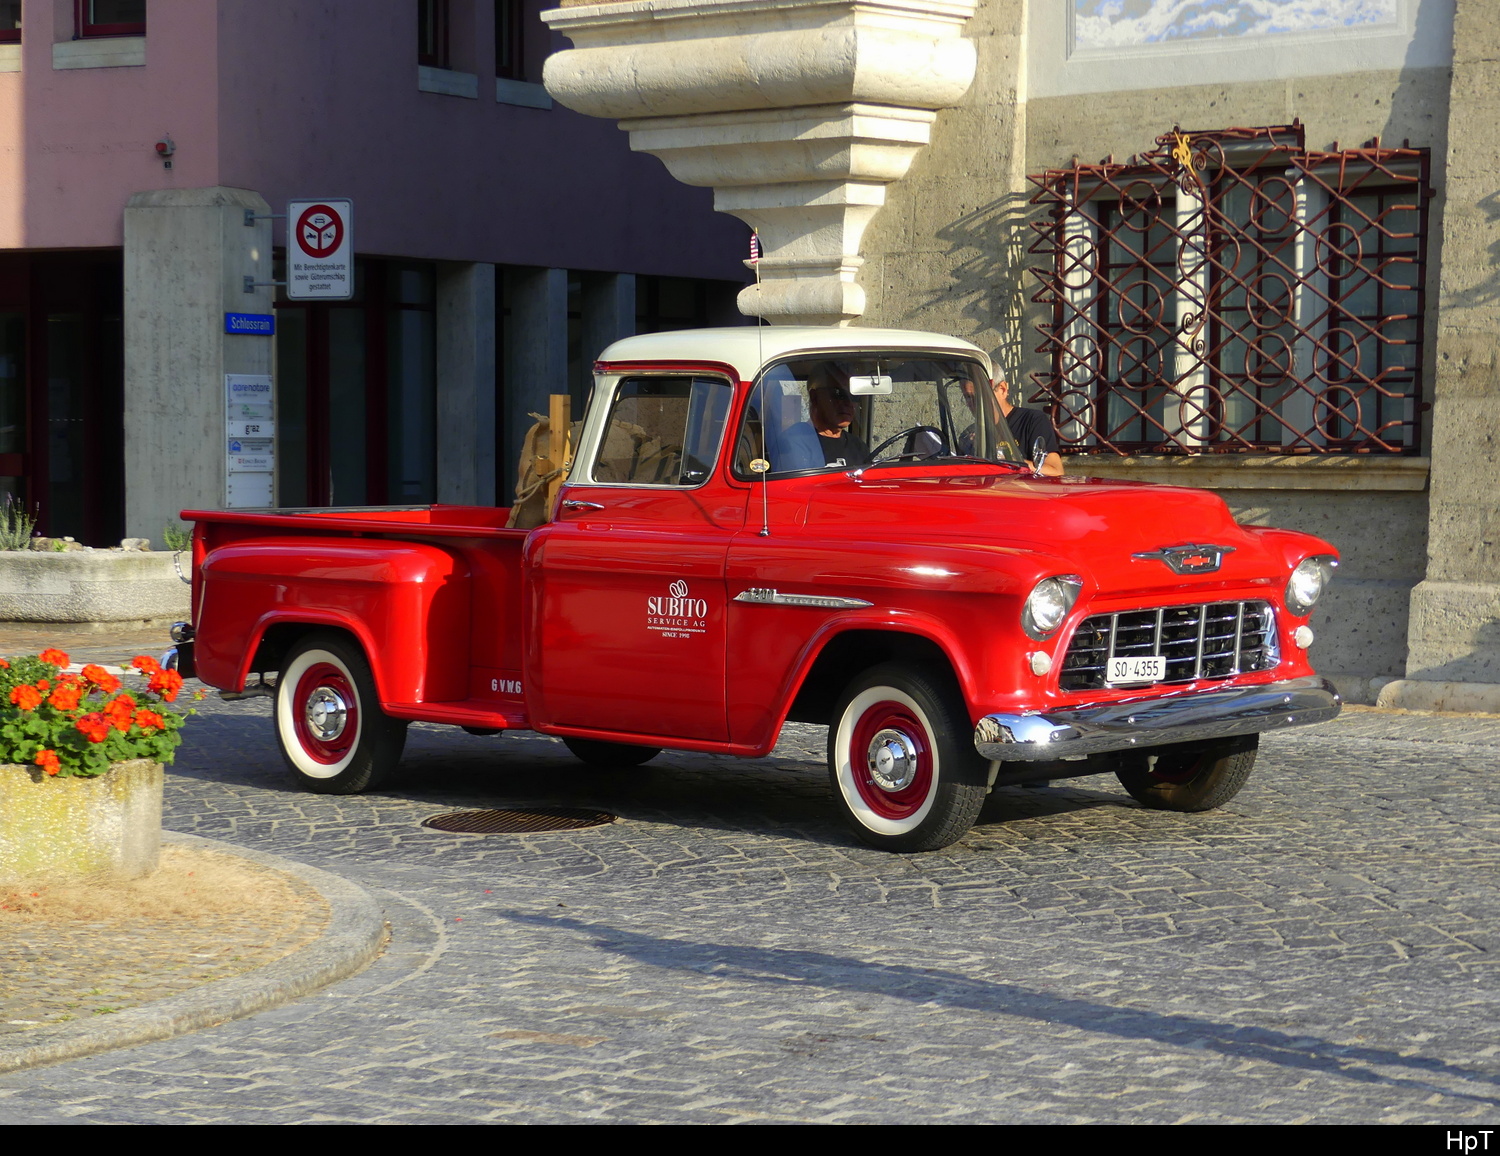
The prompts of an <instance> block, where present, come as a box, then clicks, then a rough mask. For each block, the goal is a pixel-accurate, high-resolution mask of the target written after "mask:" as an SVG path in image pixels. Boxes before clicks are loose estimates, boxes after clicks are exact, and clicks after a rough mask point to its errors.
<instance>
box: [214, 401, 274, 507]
mask: <svg viewBox="0 0 1500 1156" xmlns="http://www.w3.org/2000/svg"><path fill="white" fill-rule="evenodd" d="M275 405H276V402H275V392H274V391H273V390H272V387H271V375H270V374H263V373H226V374H225V375H224V451H225V453H224V508H225V509H228V510H235V509H246V508H251V509H260V508H264V507H266V506H273V505H275V504H276V498H275V487H276V442H275V438H274V435H275V432H276V422H275V416H276V413H275Z"/></svg>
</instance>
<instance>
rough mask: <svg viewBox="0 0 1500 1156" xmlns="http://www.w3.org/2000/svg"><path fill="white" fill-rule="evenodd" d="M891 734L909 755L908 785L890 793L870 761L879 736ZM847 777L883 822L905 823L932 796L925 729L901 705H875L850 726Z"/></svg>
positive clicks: (879, 740)
mask: <svg viewBox="0 0 1500 1156" xmlns="http://www.w3.org/2000/svg"><path fill="white" fill-rule="evenodd" d="M883 733H885V734H887V735H890V734H894V735H897V736H900V740H904V744H905V746H906V749H907V750H908V751H909V752H910V756H909V757H910V761H911V762H912V764H914V765H913V767H912V773H911V777H910V781H909V782H906V783H904V784H903V785H901V786H899V787H896V788H895V789H890V788H888V787H886V786H883V785H882V784H881V783H880V782H879V781H877V777H876V774H875V772H874V771H872V769H871V766H870V764H871V761H872V758H873V757H874V753H875V751H876V750H877V748H878V747H879V746H880V745H882V744H881V736H882V734H883ZM848 753H849V773H850V774H851V775H852V776H853V778H854V785H855V787H856V788H857V789H858V790H859V797H860V798H861V799H863V800H864V802H865V805H866V806H868V807H869V808H870V810H871V811H873V812H874V813H875V814H877V815H879V816H880V817H881V818H883V819H909V818H911V817H912V816H913V815H915V814H916V813H917V812H918V811H920V810H921V809H922V807H923V805H924V804H925V803H926V802H927V797H928V796H929V795H930V794H931V793H932V744H931V742H930V741H929V740H928V737H927V728H926V726H925V725H924V724H923V723H922V721H921V719H919V718H918V717H917V714H916V712H915V711H913V710H912V709H911V708H910V707H909V706H906V705H905V704H904V703H899V702H890V701H886V702H877V703H875V704H874V705H872V706H871V707H870V708H869V709H868V710H867V711H865V713H864V714H862V715H860V717H859V721H858V722H857V723H855V724H854V731H853V733H852V734H851V735H850V736H849V752H848Z"/></svg>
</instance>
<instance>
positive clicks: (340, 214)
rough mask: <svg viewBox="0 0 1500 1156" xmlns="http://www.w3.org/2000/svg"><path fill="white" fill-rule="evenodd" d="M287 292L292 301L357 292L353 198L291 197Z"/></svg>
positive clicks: (333, 298) (342, 297)
mask: <svg viewBox="0 0 1500 1156" xmlns="http://www.w3.org/2000/svg"><path fill="white" fill-rule="evenodd" d="M286 222H287V247H286V253H287V260H286V265H287V268H286V295H287V296H288V297H289V298H291V299H292V300H293V301H348V300H349V299H350V298H352V297H353V296H354V202H353V201H351V200H348V199H347V198H328V199H325V200H320V201H289V202H287V209H286Z"/></svg>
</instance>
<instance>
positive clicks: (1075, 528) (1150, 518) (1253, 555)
mask: <svg viewBox="0 0 1500 1156" xmlns="http://www.w3.org/2000/svg"><path fill="white" fill-rule="evenodd" d="M821 480H822V482H823V484H821V485H819V486H817V487H816V488H814V489H813V490H812V492H811V493H810V495H809V502H808V507H807V520H806V524H807V526H808V527H809V528H810V529H816V530H817V531H818V532H820V533H825V534H829V535H832V536H842V535H843V534H854V535H857V536H860V537H865V536H868V534H869V532H870V531H871V530H874V529H877V528H886V527H888V528H890V529H891V530H892V531H893V532H896V530H897V528H899V533H900V534H901V535H902V536H903V537H904V538H905V539H906V540H907V541H923V540H925V541H929V542H943V543H946V544H951V543H953V542H954V541H955V540H964V541H969V542H976V543H978V542H982V543H986V544H991V545H1002V546H1009V547H1015V548H1020V549H1025V550H1037V551H1042V552H1045V553H1049V554H1053V555H1055V556H1057V557H1060V558H1067V559H1076V560H1077V562H1079V563H1082V564H1085V565H1090V566H1097V565H1099V564H1101V563H1103V564H1105V565H1109V566H1113V565H1119V564H1125V563H1128V562H1129V560H1130V556H1131V555H1132V554H1136V553H1140V552H1142V551H1147V550H1154V549H1157V548H1159V547H1162V546H1180V545H1186V544H1189V543H1193V544H1200V545H1203V544H1207V545H1216V546H1228V547H1233V549H1234V554H1233V555H1230V556H1229V557H1226V559H1225V564H1224V569H1223V572H1222V574H1221V575H1220V577H1229V576H1231V573H1232V572H1238V574H1240V575H1243V576H1247V577H1248V576H1250V575H1251V574H1266V573H1268V572H1269V573H1279V572H1280V571H1281V570H1282V569H1283V567H1284V565H1285V563H1284V561H1283V560H1282V558H1281V557H1280V552H1279V551H1276V550H1268V549H1267V548H1266V545H1265V544H1263V543H1262V542H1261V540H1260V536H1259V535H1258V534H1256V533H1253V532H1247V531H1246V530H1245V529H1244V528H1243V527H1241V526H1240V525H1238V524H1237V523H1236V522H1235V520H1234V518H1233V516H1232V515H1231V514H1230V512H1229V507H1228V506H1226V505H1225V504H1224V501H1223V499H1221V498H1220V497H1219V496H1218V495H1217V494H1213V493H1210V492H1209V491H1207V490H1193V489H1185V488H1182V487H1178V486H1160V485H1152V484H1150V483H1144V482H1116V481H1107V480H1102V479H1091V478H1062V479H1056V478H1033V477H1029V476H1024V475H1022V476H1016V475H1000V476H995V475H986V476H974V477H957V476H947V477H932V476H930V475H929V476H927V477H911V476H905V477H901V476H895V475H894V473H887V472H886V471H883V470H877V471H874V472H873V473H867V474H866V475H865V476H864V478H863V479H862V480H860V481H853V480H846V479H845V478H842V477H840V478H839V479H838V480H836V481H832V480H828V479H826V477H825V478H824V479H821ZM1231 559H1232V560H1233V562H1232V564H1231ZM1162 575H1163V576H1168V577H1170V575H1169V573H1168V571H1167V570H1166V569H1165V567H1163V568H1162Z"/></svg>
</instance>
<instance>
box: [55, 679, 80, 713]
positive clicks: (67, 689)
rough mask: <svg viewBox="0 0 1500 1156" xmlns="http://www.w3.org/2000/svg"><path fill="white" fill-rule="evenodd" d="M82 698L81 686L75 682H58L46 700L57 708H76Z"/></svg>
mask: <svg viewBox="0 0 1500 1156" xmlns="http://www.w3.org/2000/svg"><path fill="white" fill-rule="evenodd" d="M82 699H83V688H82V687H81V686H79V685H78V684H77V683H66V682H63V683H59V684H58V687H57V689H56V690H54V691H53V692H52V697H51V698H49V699H48V700H47V701H48V702H49V703H51V704H52V705H53V706H55V707H56V708H57V709H58V710H77V709H78V704H79V702H80V701H82Z"/></svg>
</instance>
